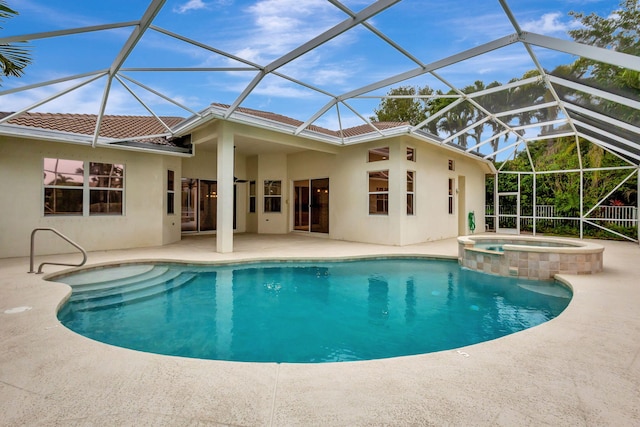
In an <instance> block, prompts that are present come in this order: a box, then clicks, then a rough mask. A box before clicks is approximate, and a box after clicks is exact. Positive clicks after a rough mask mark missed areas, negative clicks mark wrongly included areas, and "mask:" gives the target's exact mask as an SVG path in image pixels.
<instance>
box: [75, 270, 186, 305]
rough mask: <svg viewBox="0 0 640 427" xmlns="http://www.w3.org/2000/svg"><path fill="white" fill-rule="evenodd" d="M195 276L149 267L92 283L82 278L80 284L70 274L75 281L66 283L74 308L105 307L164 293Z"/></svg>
mask: <svg viewBox="0 0 640 427" xmlns="http://www.w3.org/2000/svg"><path fill="white" fill-rule="evenodd" d="M129 273H131V271H130V272H129ZM195 277H196V274H195V273H189V272H184V271H175V270H173V271H170V270H169V268H168V267H166V266H159V267H152V266H150V268H147V269H140V270H139V272H138V274H135V275H133V276H128V277H118V278H114V279H106V280H99V281H94V282H86V278H85V281H84V283H82V284H80V280H78V279H77V278H75V277H74V282H76V283H77V284H75V285H74V284H70V285H71V287H72V288H73V293H72V294H71V297H70V298H69V301H70V302H71V303H73V305H74V309H75V310H91V309H96V308H107V307H111V306H114V305H120V304H124V303H131V302H134V301H138V300H142V299H146V298H149V297H152V296H154V295H157V294H160V293H163V292H167V291H168V290H171V289H175V288H178V287H180V286H183V285H185V284H187V283H189V282H190V281H191V280H193V279H194V278H195ZM68 284H69V283H68Z"/></svg>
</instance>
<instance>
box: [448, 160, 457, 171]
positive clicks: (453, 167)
mask: <svg viewBox="0 0 640 427" xmlns="http://www.w3.org/2000/svg"><path fill="white" fill-rule="evenodd" d="M449 170H450V171H454V170H456V161H455V160H451V159H449Z"/></svg>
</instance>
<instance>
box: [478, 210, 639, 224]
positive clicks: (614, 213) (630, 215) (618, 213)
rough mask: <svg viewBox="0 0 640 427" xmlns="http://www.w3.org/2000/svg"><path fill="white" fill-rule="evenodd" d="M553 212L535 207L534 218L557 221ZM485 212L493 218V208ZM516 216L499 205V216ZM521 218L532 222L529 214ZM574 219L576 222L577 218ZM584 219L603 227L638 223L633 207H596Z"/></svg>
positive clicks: (636, 211)
mask: <svg viewBox="0 0 640 427" xmlns="http://www.w3.org/2000/svg"><path fill="white" fill-rule="evenodd" d="M525 210H526V209H521V211H525ZM530 211H531V210H530V209H529V212H530ZM555 211H556V209H555V206H553V205H537V206H536V218H540V219H549V220H552V221H558V220H559V219H560V217H558V216H556V213H555ZM485 212H486V214H487V215H488V216H495V207H494V206H491V205H487V206H486V207H485ZM527 213H528V212H527ZM516 214H517V209H516V206H515V205H500V215H516ZM521 216H525V217H529V218H523V220H524V221H525V223H527V224H528V223H529V222H531V221H532V218H531V215H530V214H528V215H524V214H521ZM530 218H531V219H530ZM574 219H575V220H578V218H574ZM585 219H588V220H591V221H594V222H595V223H598V224H601V225H604V223H608V224H615V225H618V226H621V227H635V226H636V224H637V223H638V208H636V207H635V206H598V207H597V208H595V209H594V210H593V211H592V212H591V213H590V214H589V215H588V216H587V217H586V218H585ZM527 220H528V221H527Z"/></svg>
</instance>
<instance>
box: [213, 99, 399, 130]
mask: <svg viewBox="0 0 640 427" xmlns="http://www.w3.org/2000/svg"><path fill="white" fill-rule="evenodd" d="M211 105H213V106H216V107H222V108H228V107H229V105H227V104H218V103H213V104H211ZM236 111H237V112H239V113H243V114H247V115H250V116H254V117H260V118H263V119H267V120H272V121H274V122H278V123H283V124H286V125H290V126H295V127H298V126H300V125H302V124H303V123H304V122H301V121H300V120H296V119H293V118H291V117H287V116H283V115H281V114H277V113H272V112H269V111H261V110H254V109H251V108H244V107H238V108H237V109H236ZM371 124H372V125H374V126H375V127H376V128H377V129H379V130H385V129H392V128H395V127H400V126H408V125H409V123H408V122H372V123H371ZM307 129H309V130H310V131H314V132H319V133H323V134H325V135H330V136H334V137H340V136H341V134H340V132H339V131H335V130H330V129H326V128H323V127H320V126H316V125H310V126H308V127H307ZM371 132H375V131H374V130H373V129H372V128H371V126H369V125H368V124H366V123H365V124H362V125H359V126H354V127H351V128H345V129H343V130H342V134H343V135H344V136H345V137H351V136H359V135H365V134H368V133H371Z"/></svg>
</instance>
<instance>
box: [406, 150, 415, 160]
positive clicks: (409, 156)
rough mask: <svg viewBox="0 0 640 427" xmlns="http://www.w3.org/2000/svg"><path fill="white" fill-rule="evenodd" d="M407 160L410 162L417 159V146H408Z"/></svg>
mask: <svg viewBox="0 0 640 427" xmlns="http://www.w3.org/2000/svg"><path fill="white" fill-rule="evenodd" d="M407 160H409V161H410V162H415V161H416V150H415V148H411V147H407Z"/></svg>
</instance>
